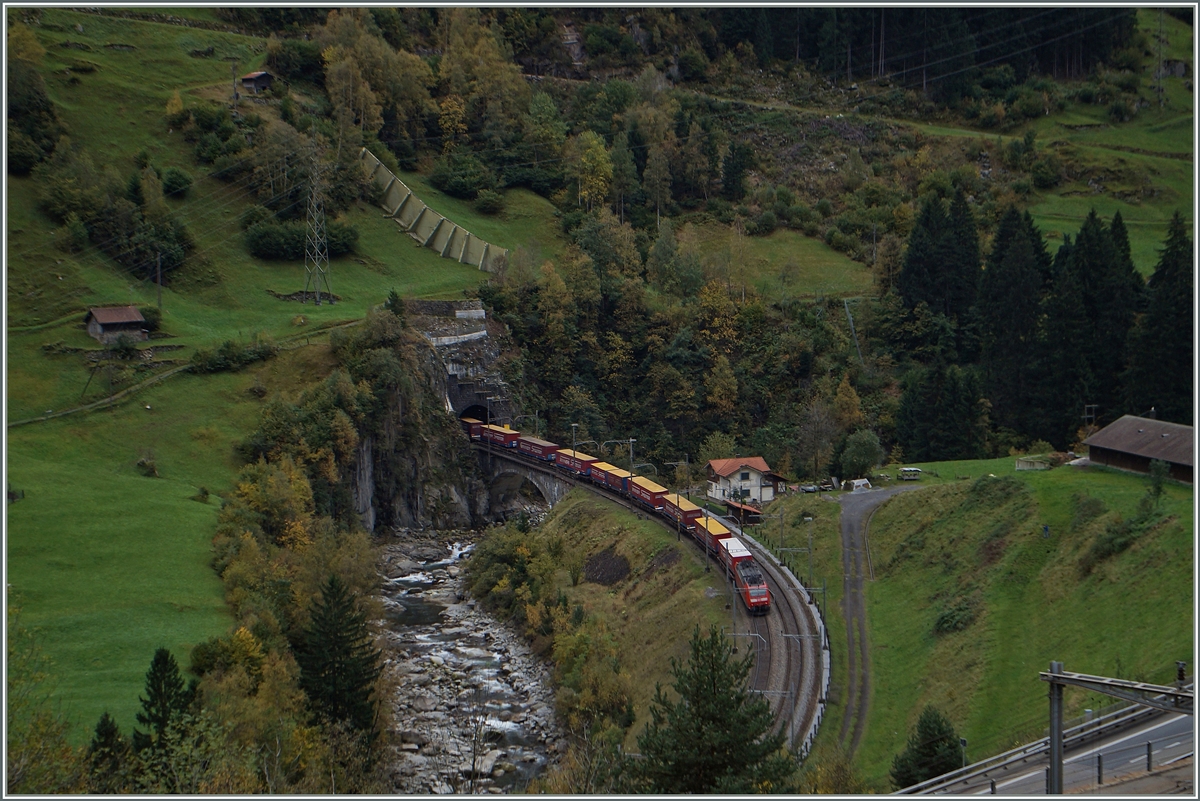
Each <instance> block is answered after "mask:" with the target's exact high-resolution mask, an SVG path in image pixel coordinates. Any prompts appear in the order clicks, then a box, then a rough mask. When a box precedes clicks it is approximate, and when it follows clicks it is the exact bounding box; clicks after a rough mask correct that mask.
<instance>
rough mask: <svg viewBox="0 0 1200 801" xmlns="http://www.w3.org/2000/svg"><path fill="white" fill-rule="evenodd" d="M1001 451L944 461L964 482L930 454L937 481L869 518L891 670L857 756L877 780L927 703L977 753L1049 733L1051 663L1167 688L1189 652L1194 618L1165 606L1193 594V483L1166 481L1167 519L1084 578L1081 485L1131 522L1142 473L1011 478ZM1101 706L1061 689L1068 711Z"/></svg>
mask: <svg viewBox="0 0 1200 801" xmlns="http://www.w3.org/2000/svg"><path fill="white" fill-rule="evenodd" d="M998 461H1001V460H996V461H993V462H988V463H982V464H980V463H977V464H974V465H972V464H970V463H958V464H956V465H955V466H954V467H953V468H951V469H952V470H953V472H954V473H956V474H957V473H960V471H961V474H962V475H967V474H971V475H972V476H973V480H971V481H954V480H952V479H951V480H947V473H949V472H951V469H947V468H949V465H937V467H938V468H939V470H940V472H941V474H942V480H941V482H940V484H935V485H934V486H930V487H927V488H926V489H923V490H921V491H919V492H916V493H906V494H904V495H901V496H898V497H897V498H894V499H892V500H891V501H890V502H889V503H888V504H887V505H886V506H884V507H883V508H882V509H880V510H879V511H878V512H877V513H876V514H875V516H874V518H873V519H872V524H871V532H870V543H871V550H872V556H873V559H874V564H875V568H876V581H875V582H874V583H872V584H871V585H870V586H869V591H868V598H869V604H868V614H869V616H870V629H871V635H870V636H871V644H872V654H873V658H874V662H873V665H872V669H873V671H874V674H875V675H877V676H887V677H888V678H887V681H886V682H881V681H877V682H875V683H874V686H873V696H872V701H871V719H870V725H869V726H868V729H867V735H866V737H865V738H864V740H863V745H862V750H861V753H860V754H859V757H858V760H857V764H858V765H859V766H860V769H861V770H862V772H863V775H864V778H866V779H867V780H868V781H870V782H872V783H873V784H874V785H876V786H877V787H879V788H880V789H883V788H884V786H885V783H886V778H887V768H888V766H889V765H890V761H891V756H892V755H894V754H895V753H898V752H899V751H900V750H901V749H902V748H903V746H904V741H905V738H906V737H907V734H908V731H909V729H910V728H911V726H912V724H913V723H914V722H915V720H916V716H917V715H918V714H919V713H920V710H921V709H922V708H924V706H925V705H926V704H930V703H933V704H935V705H937V706H939V707H940V708H941V709H942V711H943V712H944V713H946V714H947V715H948V717H949V718H950V719H951V721H952V722H953V723H954V725H955V726H956V728H957V729H958V732H959V734H960V735H961V736H963V737H966V738H967V740H968V743H969V745H968V758H969V759H977V758H981V757H983V756H986V755H989V754H992V753H998V752H1000V751H1002V750H1004V749H1006V748H1008V747H1011V746H1013V745H1016V744H1018V743H1021V742H1026V741H1028V740H1031V739H1036V738H1037V737H1038V736H1041V734H1042V730H1043V728H1044V727H1045V725H1046V718H1045V715H1046V711H1045V693H1044V692H1043V691H1042V686H1041V683H1040V681H1039V680H1038V678H1037V674H1038V672H1039V671H1041V670H1045V669H1046V665H1047V664H1049V661H1050V660H1051V659H1057V660H1060V661H1063V662H1064V663H1065V664H1066V665H1067V669H1069V670H1077V671H1080V672H1084V673H1093V674H1099V675H1108V676H1120V677H1124V678H1136V679H1139V680H1145V681H1151V682H1156V683H1166V682H1169V681H1170V680H1171V678H1172V676H1173V670H1174V661H1175V660H1176V659H1181V658H1186V656H1187V654H1190V653H1191V652H1192V649H1193V637H1192V632H1191V630H1190V628H1181V627H1180V626H1179V625H1178V621H1179V617H1178V615H1176V614H1172V613H1171V612H1170V611H1169V610H1170V609H1172V608H1178V610H1179V611H1180V613H1182V612H1183V610H1186V609H1190V608H1191V604H1192V598H1193V588H1192V582H1193V576H1192V571H1191V558H1190V553H1191V546H1190V539H1191V531H1192V523H1193V519H1192V508H1191V505H1192V498H1193V494H1192V490H1191V488H1190V487H1184V486H1182V485H1177V484H1171V485H1169V486H1168V487H1167V489H1166V493H1165V496H1164V500H1163V502H1162V509H1161V522H1160V523H1159V524H1157V525H1155V526H1153V527H1152V528H1151V529H1150V530H1149V531H1147V532H1145V533H1144V534H1143V535H1142V536H1141V537H1140V538H1139V540H1138V541H1137V542H1136V544H1135V545H1134V546H1133V547H1132V548H1130V549H1129V550H1128V551H1126V552H1125V553H1123V554H1121V555H1119V556H1116V557H1113V558H1112V559H1110V560H1109V561H1108V562H1106V563H1104V564H1103V566H1102V567H1101V568H1098V569H1097V571H1096V572H1094V573H1093V574H1092V575H1091V576H1088V577H1086V578H1081V577H1080V575H1079V569H1078V565H1079V559H1080V557H1081V555H1082V554H1083V552H1084V551H1085V550H1086V549H1087V547H1088V546H1089V545H1090V543H1091V542H1092V541H1093V540H1094V538H1095V537H1096V536H1098V534H1099V530H1100V529H1102V526H1101V527H1100V528H1098V527H1097V526H1099V525H1100V524H1098V523H1097V524H1091V525H1089V524H1086V523H1080V522H1079V521H1077V520H1075V517H1076V516H1077V511H1076V510H1077V502H1076V500H1075V499H1076V498H1077V496H1079V495H1081V494H1086V495H1089V496H1091V497H1093V498H1096V499H1100V501H1101V502H1102V504H1103V507H1102V508H1103V509H1104V510H1106V514H1107V517H1105V518H1104V520H1103V521H1101V522H1107V521H1111V520H1112V519H1113V516H1114V515H1120V516H1123V517H1131V516H1133V515H1134V514H1135V511H1136V507H1137V504H1138V499H1139V498H1140V497H1141V496H1142V494H1143V493H1144V491H1145V489H1146V486H1147V485H1148V484H1149V479H1148V478H1146V477H1143V476H1136V475H1130V474H1125V473H1120V472H1117V471H1111V470H1107V469H1103V468H1091V469H1088V470H1077V469H1074V468H1067V467H1064V468H1059V469H1055V470H1052V471H1030V472H1021V473H1016V472H1013V471H1011V470H1010V471H1004V470H1003V468H1002V465H1001V464H999V463H997V462H998ZM1003 461H1007V462H1008V463H1009V464H1010V465H1011V464H1012V463H1013V460H1011V459H1010V460H1003ZM990 474H996V476H997V477H996V478H990V477H989V475H990ZM981 476H982V477H981ZM1014 482H1015V483H1014ZM1043 525H1049V526H1050V534H1051V535H1050V537H1049V538H1048V539H1047V538H1043V535H1042V526H1043ZM954 614H961V615H962V619H961V621H959V622H955V619H954ZM939 619H940V620H941V625H942V626H943V628H944V629H946V632H945V633H942V634H939V633H937V632H936V628H937V627H938V625H939ZM957 625H962V628H961V630H957V629H956V628H955V626H957ZM1107 703H1109V701H1108V700H1106V699H1100V698H1097V697H1092V696H1089V695H1088V694H1086V693H1083V692H1080V693H1068V698H1067V715H1068V717H1070V716H1072V715H1075V714H1081V713H1082V710H1083V708H1084V707H1091V708H1098V707H1099V706H1103V705H1105V704H1107Z"/></svg>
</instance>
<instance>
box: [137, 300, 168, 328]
mask: <svg viewBox="0 0 1200 801" xmlns="http://www.w3.org/2000/svg"><path fill="white" fill-rule="evenodd" d="M138 311H140V312H141V313H142V319H144V320H145V321H146V330H147V331H157V330H158V329H159V328H161V327H162V310H161V309H160V308H158V307H157V306H143V307H141V308H140V309H138Z"/></svg>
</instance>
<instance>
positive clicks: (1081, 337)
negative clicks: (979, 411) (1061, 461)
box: [1029, 243, 1096, 449]
mask: <svg viewBox="0 0 1200 801" xmlns="http://www.w3.org/2000/svg"><path fill="white" fill-rule="evenodd" d="M1063 247H1064V248H1071V247H1072V246H1071V245H1070V244H1069V243H1067V244H1064V245H1063ZM1065 260H1066V261H1069V260H1070V256H1068V257H1067V259H1065ZM1055 261H1056V262H1058V261H1059V259H1057V258H1056V259H1055ZM1056 269H1057V270H1058V274H1057V275H1056V276H1055V279H1054V283H1053V284H1052V286H1051V290H1050V293H1049V295H1048V296H1047V298H1046V300H1045V302H1044V304H1043V317H1042V326H1041V329H1040V331H1039V333H1038V347H1037V352H1038V354H1039V355H1038V358H1037V361H1036V363H1035V365H1034V370H1035V373H1036V382H1037V390H1036V395H1037V401H1036V407H1037V408H1038V409H1040V410H1041V412H1040V413H1039V414H1038V415H1037V417H1036V419H1034V420H1032V421H1031V423H1030V429H1031V430H1030V431H1029V433H1030V434H1032V435H1033V436H1036V437H1037V438H1039V439H1044V440H1046V441H1047V442H1049V443H1051V444H1052V445H1054V446H1055V447H1056V448H1064V449H1065V448H1066V446H1067V445H1068V444H1069V443H1070V440H1071V439H1072V437H1073V435H1074V432H1075V431H1076V430H1077V429H1078V428H1079V427H1080V425H1082V422H1083V420H1082V415H1083V407H1084V405H1085V404H1088V403H1093V402H1094V401H1093V400H1092V399H1093V398H1094V397H1095V389H1096V385H1095V378H1094V376H1093V374H1092V370H1091V365H1090V363H1089V360H1088V352H1087V349H1088V348H1089V347H1090V346H1091V342H1092V338H1093V332H1092V325H1093V323H1092V322H1091V320H1089V318H1088V314H1087V310H1086V308H1085V307H1084V303H1083V293H1082V291H1081V289H1080V287H1079V283H1078V281H1077V280H1076V277H1075V273H1074V271H1073V270H1070V269H1067V268H1066V265H1057V264H1056Z"/></svg>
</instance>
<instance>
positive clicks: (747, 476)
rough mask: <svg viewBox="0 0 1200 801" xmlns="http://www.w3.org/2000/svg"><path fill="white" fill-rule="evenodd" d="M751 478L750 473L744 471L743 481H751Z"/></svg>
mask: <svg viewBox="0 0 1200 801" xmlns="http://www.w3.org/2000/svg"><path fill="white" fill-rule="evenodd" d="M749 480H750V474H749V473H742V481H749Z"/></svg>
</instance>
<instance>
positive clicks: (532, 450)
mask: <svg viewBox="0 0 1200 801" xmlns="http://www.w3.org/2000/svg"><path fill="white" fill-rule="evenodd" d="M517 450H518V451H520V452H521V453H524V454H526V455H528V456H532V457H533V458H534V459H541V460H542V461H543V462H553V461H554V454H555V453H557V452H558V446H557V445H555V444H554V443H553V442H547V441H546V440H544V439H538V438H537V437H530V436H524V437H519V438H518V439H517Z"/></svg>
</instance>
